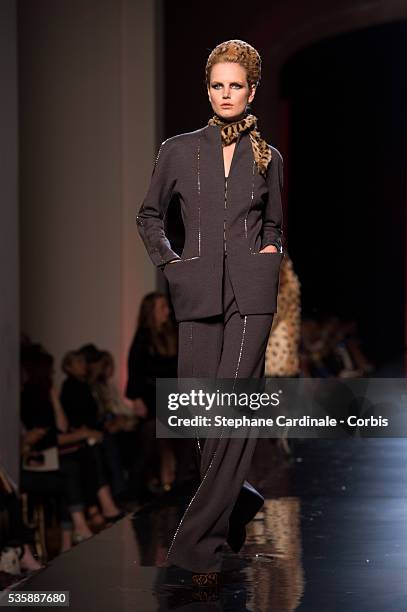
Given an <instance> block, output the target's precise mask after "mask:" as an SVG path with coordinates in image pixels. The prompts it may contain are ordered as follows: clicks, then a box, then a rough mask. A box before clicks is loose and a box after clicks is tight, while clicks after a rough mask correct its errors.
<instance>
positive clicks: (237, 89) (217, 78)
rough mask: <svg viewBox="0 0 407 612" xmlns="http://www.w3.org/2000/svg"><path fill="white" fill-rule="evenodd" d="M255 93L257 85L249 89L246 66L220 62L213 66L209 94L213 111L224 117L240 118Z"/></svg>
mask: <svg viewBox="0 0 407 612" xmlns="http://www.w3.org/2000/svg"><path fill="white" fill-rule="evenodd" d="M255 93H256V88H255V86H253V87H252V88H251V89H249V84H248V82H247V72H246V68H243V66H241V65H240V64H236V63H235V62H218V63H217V64H214V65H213V66H212V70H211V73H210V81H209V86H208V96H209V100H210V103H211V105H212V109H213V111H214V112H215V113H216V114H217V115H218V116H219V117H222V119H226V120H228V121H237V120H238V119H240V117H241V116H242V115H243V113H244V112H245V110H246V106H247V104H250V102H252V100H253V98H254V95H255ZM225 104H228V105H229V106H224V105H225Z"/></svg>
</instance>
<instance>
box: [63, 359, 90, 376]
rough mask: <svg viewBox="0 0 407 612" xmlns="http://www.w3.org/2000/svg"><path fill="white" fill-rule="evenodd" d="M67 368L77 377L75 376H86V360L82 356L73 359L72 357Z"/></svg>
mask: <svg viewBox="0 0 407 612" xmlns="http://www.w3.org/2000/svg"><path fill="white" fill-rule="evenodd" d="M67 369H68V370H69V372H70V373H71V374H72V375H73V376H75V377H77V378H84V377H85V376H86V371H87V365H86V360H85V358H84V357H79V356H78V357H74V359H72V361H71V364H70V366H69V368H67Z"/></svg>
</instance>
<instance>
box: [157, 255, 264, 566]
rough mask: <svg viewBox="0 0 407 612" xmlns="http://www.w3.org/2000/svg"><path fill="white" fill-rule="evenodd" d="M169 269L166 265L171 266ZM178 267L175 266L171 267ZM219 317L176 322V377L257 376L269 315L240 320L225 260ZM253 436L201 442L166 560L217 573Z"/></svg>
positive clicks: (261, 372) (261, 365) (261, 369)
mask: <svg viewBox="0 0 407 612" xmlns="http://www.w3.org/2000/svg"><path fill="white" fill-rule="evenodd" d="M170 265H171V264H170ZM172 265H177V264H172ZM223 306H224V308H223V315H220V316H218V317H208V318H207V319H200V320H196V321H181V322H180V323H179V347H178V350H179V354H178V377H179V378H194V377H197V378H199V377H208V378H262V377H263V376H264V364H265V352H266V346H267V342H268V337H269V334H270V329H271V325H272V322H273V314H255V315H244V316H242V315H241V314H240V313H239V311H238V308H237V304H236V301H235V297H234V293H233V287H232V284H231V280H230V276H229V271H228V266H227V257H226V258H225V259H224V274H223ZM256 443H257V437H253V436H252V435H250V433H249V434H248V436H247V437H246V438H228V437H222V436H220V437H218V438H207V439H205V441H204V443H203V445H202V444H201V445H200V446H201V451H202V452H201V463H200V474H201V483H200V485H199V487H198V488H197V490H196V492H195V494H194V496H193V497H192V499H191V501H190V503H189V505H188V507H187V509H186V511H185V513H184V515H183V517H182V518H181V521H180V523H179V525H178V528H177V530H176V532H175V535H174V537H173V540H172V542H171V544H170V547H169V549H168V553H167V562H168V563H169V564H175V565H178V566H180V567H182V568H185V569H188V570H191V571H195V572H210V571H219V570H220V568H221V564H222V547H223V545H224V543H225V541H226V538H227V534H228V529H229V516H230V515H231V513H232V510H233V507H234V505H235V502H236V499H237V497H238V495H239V492H240V490H241V488H242V485H243V482H244V480H245V478H246V474H247V472H248V471H249V468H250V463H251V460H252V456H253V453H254V450H255V447H256Z"/></svg>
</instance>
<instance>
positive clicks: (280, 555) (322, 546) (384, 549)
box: [17, 438, 407, 612]
mask: <svg viewBox="0 0 407 612" xmlns="http://www.w3.org/2000/svg"><path fill="white" fill-rule="evenodd" d="M406 455H407V441H406V440H404V439H397V438H393V439H388V440H385V439H365V440H362V439H346V440H316V439H315V440H308V441H306V440H303V441H296V442H295V445H294V448H293V453H292V457H291V458H290V459H287V458H285V459H284V457H283V456H282V455H281V454H279V452H278V451H277V449H276V447H275V445H274V444H273V443H272V442H271V441H270V440H267V439H262V440H260V441H259V444H258V447H257V450H256V453H255V457H254V460H253V464H252V468H251V473H250V476H249V480H250V482H252V483H253V484H254V485H255V486H257V487H259V488H260V489H261V491H262V493H263V494H265V495H266V502H265V504H264V507H263V508H262V510H261V511H260V512H259V513H258V514H257V516H256V518H255V520H254V521H252V523H251V524H250V525H249V527H248V537H247V541H246V544H245V546H244V548H243V549H242V551H241V552H240V553H239V554H238V555H235V554H233V553H232V551H231V550H230V549H227V550H226V547H225V554H224V567H223V572H222V574H223V582H222V585H221V586H220V587H219V588H218V589H216V591H212V592H211V591H210V590H209V591H208V590H207V591H205V592H204V593H202V592H196V590H195V591H193V590H192V589H191V588H190V587H189V585H188V580H187V579H185V580H184V579H183V577H182V575H179V576H172V575H170V574H169V571H168V568H166V567H164V559H165V555H166V552H167V548H168V546H169V543H170V542H171V537H172V534H173V532H174V530H175V529H176V526H177V524H178V520H179V518H180V516H181V515H182V513H183V510H184V508H185V506H186V504H187V503H188V501H189V498H190V495H191V492H192V491H193V487H194V486H195V485H194V484H193V483H192V484H191V485H190V486H189V487H188V486H186V485H185V486H184V488H183V489H178V490H173V491H171V492H169V493H168V494H165V495H164V496H162V497H161V498H160V499H159V500H157V501H155V502H154V503H153V504H151V505H150V506H146V507H145V508H143V509H141V510H140V511H138V512H135V513H129V514H128V515H127V517H126V518H124V519H122V520H121V521H120V522H119V523H117V524H115V525H113V526H112V527H110V528H109V529H106V530H104V531H103V532H101V533H100V534H98V535H96V536H94V537H93V538H91V539H90V540H87V541H86V542H84V543H82V544H81V545H79V546H76V547H75V548H73V549H72V550H71V551H68V552H67V553H65V554H62V555H60V556H59V557H57V558H56V559H54V560H53V561H52V562H51V563H50V564H49V565H48V567H46V568H45V569H44V570H40V571H39V572H38V573H37V574H35V575H32V576H30V577H29V578H28V579H27V580H26V581H25V582H24V583H20V584H19V585H18V587H17V588H18V589H19V590H41V589H47V590H50V589H61V590H69V591H70V601H71V604H70V608H71V609H72V610H75V611H76V610H78V611H79V610H81V611H82V610H86V609H87V607H90V606H92V607H93V608H95V609H97V610H109V611H111V610H123V611H127V610H132V611H137V612H139V611H146V612H147V611H150V610H151V611H152V610H191V611H192V610H204V611H205V612H206V611H210V610H233V611H239V610H251V611H261V612H263V611H264V612H273V611H276V612H277V611H278V612H282V611H284V612H288V611H291V610H299V611H302V610H307V611H310V612H311V611H312V612H315V611H318V612H322V611H328V612H331V611H335V612H336V611H343V612H345V611H346V612H349V611H351V612H353V611H356V610H358V612H364V611H368V610H369V612H371V611H372V610H374V611H375V612H382V611H383V612H385V611H386V612H388V611H389V610H392V611H398V610H405V608H406V604H405V602H406V601H407V585H406V581H405V575H406V569H407V554H406V549H407V545H406V544H405V540H406V538H405V537H404V535H403V534H404V532H406V531H407V499H406V491H407V487H405V486H404V484H405V483H404V481H406V484H407V475H406V472H405V469H404V465H405V463H406V461H405V460H406Z"/></svg>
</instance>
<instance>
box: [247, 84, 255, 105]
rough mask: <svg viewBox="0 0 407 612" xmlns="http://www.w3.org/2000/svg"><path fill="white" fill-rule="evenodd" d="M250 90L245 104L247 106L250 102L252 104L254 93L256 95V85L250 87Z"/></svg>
mask: <svg viewBox="0 0 407 612" xmlns="http://www.w3.org/2000/svg"><path fill="white" fill-rule="evenodd" d="M250 89H251V91H250V94H249V97H248V99H247V102H248V103H249V104H250V103H251V102H253V99H254V96H255V93H256V85H251V87H250Z"/></svg>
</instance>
